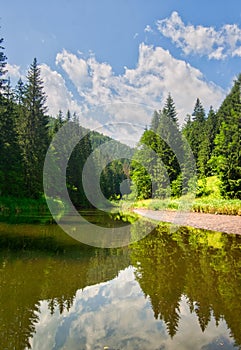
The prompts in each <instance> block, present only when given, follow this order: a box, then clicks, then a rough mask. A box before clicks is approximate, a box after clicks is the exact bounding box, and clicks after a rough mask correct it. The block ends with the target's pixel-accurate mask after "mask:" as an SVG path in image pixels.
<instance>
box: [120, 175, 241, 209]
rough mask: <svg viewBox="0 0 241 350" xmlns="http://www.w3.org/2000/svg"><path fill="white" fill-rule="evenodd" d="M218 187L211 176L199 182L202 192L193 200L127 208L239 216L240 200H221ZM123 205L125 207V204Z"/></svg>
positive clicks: (150, 202)
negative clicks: (186, 210) (181, 210)
mask: <svg viewBox="0 0 241 350" xmlns="http://www.w3.org/2000/svg"><path fill="white" fill-rule="evenodd" d="M219 185H220V180H219V179H218V178H217V177H216V176H211V177H209V178H207V179H206V180H199V182H198V187H199V191H201V192H202V196H200V197H197V198H194V196H193V198H190V196H189V197H187V196H182V197H180V198H168V199H157V198H153V199H145V200H138V201H136V202H134V203H131V205H130V204H129V207H132V208H146V209H151V210H167V209H168V210H178V209H183V208H185V209H189V210H190V211H193V212H199V213H211V214H227V215H241V200H239V199H224V198H222V197H221V194H220V188H219ZM127 202H128V201H127ZM123 205H124V204H123ZM125 205H126V206H127V204H125Z"/></svg>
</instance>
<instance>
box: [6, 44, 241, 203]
mask: <svg viewBox="0 0 241 350" xmlns="http://www.w3.org/2000/svg"><path fill="white" fill-rule="evenodd" d="M6 64H7V57H6V56H5V50H4V47H3V39H0V196H2V197H14V198H16V197H18V198H33V199H38V198H41V197H43V164H44V159H45V155H46V152H47V149H48V147H49V145H50V142H51V140H52V139H53V137H54V135H55V134H56V133H57V132H58V130H59V129H60V128H61V126H63V125H64V124H65V123H67V122H72V123H76V124H78V116H77V115H76V114H75V113H73V114H71V112H70V111H68V112H67V114H66V115H64V114H63V112H62V111H59V114H58V115H57V116H49V115H48V114H47V106H46V95H45V92H44V84H43V81H42V80H41V71H40V67H39V66H38V63H37V60H36V59H34V60H33V63H32V64H31V65H30V67H29V70H28V72H27V76H26V81H22V80H21V79H20V80H19V81H18V83H17V86H16V87H15V88H12V87H11V82H10V79H9V78H8V79H7V78H6V77H7V70H6ZM240 84H241V75H240V76H239V77H238V78H237V80H235V81H234V84H233V87H232V89H231V91H230V93H229V94H228V95H227V96H226V98H225V99H224V101H223V103H222V104H221V106H220V108H219V109H218V110H217V111H214V109H213V108H212V107H210V110H209V111H208V113H207V114H206V112H205V110H204V108H203V105H202V102H201V101H200V99H199V98H197V100H196V103H194V110H193V112H192V113H191V114H190V115H188V116H187V117H186V119H185V123H184V125H182V127H180V125H179V124H178V120H179V118H178V115H177V112H176V107H175V102H174V100H173V98H172V96H171V93H170V94H169V95H168V97H167V99H166V102H165V105H164V107H163V109H162V110H160V111H154V113H153V117H152V120H151V123H150V126H149V127H148V128H146V130H145V131H144V133H143V135H142V136H141V139H140V141H139V143H138V145H137V147H136V149H135V152H134V157H133V160H132V162H131V164H130V162H129V161H128V160H127V159H126V160H125V159H120V160H115V161H111V160H110V162H109V163H108V159H107V162H106V164H107V166H105V168H104V169H103V170H102V172H101V178H100V186H101V189H102V191H103V194H104V195H105V197H106V198H120V197H121V195H122V192H121V190H120V184H121V183H123V181H124V180H126V179H127V180H128V182H129V183H131V181H132V184H133V185H132V189H133V191H134V192H135V195H136V197H137V198H139V199H146V198H151V197H152V198H155V197H156V198H165V197H167V196H169V195H172V196H180V195H182V194H185V191H187V190H188V188H189V186H190V176H189V178H188V176H187V172H188V171H189V170H188V166H187V164H188V162H191V155H190V157H189V155H188V150H187V148H186V144H185V142H184V139H185V140H187V141H188V143H189V145H190V147H191V150H192V157H194V160H195V167H196V169H197V176H198V178H199V179H203V180H205V179H206V178H207V177H208V176H211V175H217V176H218V177H219V178H220V181H221V182H220V183H221V193H222V195H223V197H225V198H237V199H241V157H240V152H241V142H240V131H241V101H240ZM194 102H195V101H194ZM168 123H169V124H170V125H169V127H167V124H168ZM82 131H83V135H84V134H85V136H84V137H82V139H81V141H80V142H79V143H78V145H77V146H76V147H75V149H74V151H73V152H72V155H71V157H70V160H69V163H68V167H67V172H66V183H67V188H68V191H69V194H70V198H71V200H72V201H73V203H74V204H75V205H76V207H79V208H81V207H82V208H83V207H88V206H90V203H89V202H88V200H87V198H86V196H85V193H84V190H83V187H82V177H81V174H82V169H83V166H84V164H85V161H86V159H87V158H88V157H89V155H90V154H91V153H92V152H93V150H94V149H98V146H99V145H101V144H102V143H105V142H106V141H109V140H111V139H110V138H108V137H107V136H104V135H101V134H98V133H97V132H88V133H86V130H85V129H84V128H82ZM163 131H165V137H164V138H163V134H164V132H163ZM80 136H81V135H80ZM115 145H116V147H117V148H118V147H125V154H126V155H127V158H129V157H128V156H129V155H130V154H131V150H130V148H129V147H128V146H125V145H122V144H120V143H118V142H117V141H116V143H115ZM177 153H179V155H178V154H177ZM97 154H98V153H97ZM183 155H185V157H183ZM99 156H100V157H101V156H103V155H99ZM107 157H108V156H107ZM95 161H96V164H97V163H98V162H99V160H98V157H97V158H96V160H95ZM185 172H186V173H185ZM189 175H190V174H189ZM193 176H194V174H193ZM187 179H189V180H187ZM203 183H205V181H204V182H203ZM127 192H128V191H127ZM201 194H202V189H201V190H200V189H199V195H201Z"/></svg>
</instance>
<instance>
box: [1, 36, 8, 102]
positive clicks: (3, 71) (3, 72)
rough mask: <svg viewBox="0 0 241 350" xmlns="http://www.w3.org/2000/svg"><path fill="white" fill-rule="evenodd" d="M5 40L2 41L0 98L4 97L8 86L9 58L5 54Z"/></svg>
mask: <svg viewBox="0 0 241 350" xmlns="http://www.w3.org/2000/svg"><path fill="white" fill-rule="evenodd" d="M2 44H3V38H1V39H0V97H1V98H2V96H3V95H4V91H5V88H6V86H7V79H6V73H7V70H6V65H7V57H6V56H5V54H4V47H3V46H2Z"/></svg>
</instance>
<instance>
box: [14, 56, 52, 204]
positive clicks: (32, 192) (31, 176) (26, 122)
mask: <svg viewBox="0 0 241 350" xmlns="http://www.w3.org/2000/svg"><path fill="white" fill-rule="evenodd" d="M40 74H41V72H40V68H39V66H38V64H37V60H36V58H35V59H34V60H33V63H32V64H31V66H30V68H29V71H28V73H27V83H26V85H25V89H24V95H23V99H22V100H23V102H22V105H21V109H20V111H19V115H18V118H17V123H16V124H17V125H16V129H17V133H18V144H19V146H20V149H21V154H22V162H23V167H24V185H25V195H26V196H27V197H31V198H38V197H39V196H40V195H41V193H42V192H43V184H42V178H43V174H42V172H43V163H44V158H45V154H46V151H47V148H48V144H49V136H48V121H49V119H48V117H47V116H46V110H47V109H46V106H45V102H46V96H45V93H44V90H43V81H42V79H41V76H40Z"/></svg>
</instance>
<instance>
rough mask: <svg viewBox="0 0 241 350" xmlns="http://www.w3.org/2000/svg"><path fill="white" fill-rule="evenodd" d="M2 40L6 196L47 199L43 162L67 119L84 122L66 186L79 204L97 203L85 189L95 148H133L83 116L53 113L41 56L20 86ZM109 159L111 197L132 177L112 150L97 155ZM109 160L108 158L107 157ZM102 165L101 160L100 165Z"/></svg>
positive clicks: (0, 163)
mask: <svg viewBox="0 0 241 350" xmlns="http://www.w3.org/2000/svg"><path fill="white" fill-rule="evenodd" d="M2 43H3V39H1V40H0V131H1V132H0V196H2V197H13V198H31V199H39V198H41V197H43V165H44V160H45V155H46V152H47V149H48V147H49V145H50V143H51V140H52V139H53V137H54V136H55V134H56V133H57V132H58V130H59V129H60V128H61V127H62V126H63V125H64V124H65V123H67V122H71V123H73V124H74V125H76V126H78V132H79V138H80V142H79V143H78V144H77V146H76V147H75V148H74V150H73V152H72V154H71V157H70V159H69V162H68V167H67V171H66V184H67V188H68V192H69V195H70V198H71V200H72V202H73V204H74V205H75V206H76V207H79V208H83V207H89V206H91V204H90V203H89V201H88V199H87V198H86V196H85V193H84V190H83V187H82V169H83V166H84V164H85V162H86V159H87V158H88V157H89V155H90V154H91V153H92V152H93V150H94V149H98V147H99V146H100V145H101V144H103V143H107V142H110V141H111V142H112V147H114V148H115V149H120V148H122V149H124V151H125V154H126V155H127V157H128V155H129V153H130V148H129V147H128V146H126V145H123V144H121V143H120V142H117V141H114V140H112V139H111V138H109V137H107V136H104V135H102V134H99V133H97V132H94V131H89V130H86V129H84V128H83V127H81V126H79V120H78V116H77V115H76V114H75V113H73V114H71V112H70V111H68V112H67V113H66V115H64V114H63V112H62V111H59V113H58V115H57V116H55V117H52V116H49V115H48V114H47V107H46V97H47V96H46V95H45V92H44V84H43V81H42V80H41V71H40V68H39V66H38V63H37V60H36V58H35V59H34V60H33V63H32V64H31V65H30V68H29V70H28V73H27V76H26V82H23V81H22V79H19V81H18V83H17V86H16V87H15V88H12V87H11V84H10V79H7V78H6V76H7V70H6V64H7V57H6V56H5V54H4V47H3V46H2ZM103 157H105V160H104V161H105V163H106V164H107V166H106V167H105V168H104V169H103V170H102V172H101V177H100V186H101V189H102V191H103V194H104V195H105V196H106V197H107V198H110V197H112V196H120V195H121V192H120V186H119V185H120V183H121V182H122V181H123V180H125V179H126V178H127V175H128V168H129V165H128V164H127V163H126V161H125V160H124V159H120V160H115V161H108V154H105V155H103V154H102V155H99V157H98V156H97V157H96V159H95V162H96V167H98V166H101V159H102V158H103ZM102 162H103V159H102ZM99 163H100V164H99ZM60 192H61V191H60Z"/></svg>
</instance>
